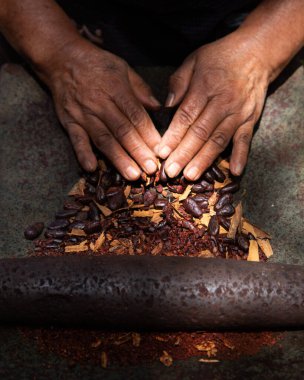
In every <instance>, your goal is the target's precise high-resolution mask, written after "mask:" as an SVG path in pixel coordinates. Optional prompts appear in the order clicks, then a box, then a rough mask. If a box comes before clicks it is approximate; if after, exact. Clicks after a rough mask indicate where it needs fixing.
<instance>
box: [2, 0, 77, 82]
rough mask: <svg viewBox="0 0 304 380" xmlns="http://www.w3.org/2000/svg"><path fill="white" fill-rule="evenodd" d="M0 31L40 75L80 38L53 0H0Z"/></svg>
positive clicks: (49, 69)
mask: <svg viewBox="0 0 304 380" xmlns="http://www.w3.org/2000/svg"><path fill="white" fill-rule="evenodd" d="M0 2H1V7H0V31H1V32H2V33H3V35H4V36H5V37H6V39H7V40H8V42H9V43H10V44H11V45H12V46H13V47H14V48H15V49H16V51H18V52H19V53H20V54H22V55H23V56H24V57H25V58H26V59H27V60H28V61H29V62H30V63H31V65H32V66H33V67H34V69H35V70H36V71H37V72H38V74H40V75H41V76H42V77H44V76H47V75H48V74H47V72H48V71H51V70H52V65H54V64H55V61H56V60H58V54H59V52H60V51H62V50H63V49H64V48H65V47H66V46H68V45H69V44H70V43H72V42H74V41H75V40H77V39H81V37H80V36H79V34H78V31H77V29H76V27H75V26H74V25H73V23H72V22H71V20H70V19H69V18H68V16H67V15H66V14H65V13H64V12H63V10H62V9H61V8H60V7H59V6H58V5H57V4H56V2H55V1H53V0H22V1H20V0H1V1H0Z"/></svg>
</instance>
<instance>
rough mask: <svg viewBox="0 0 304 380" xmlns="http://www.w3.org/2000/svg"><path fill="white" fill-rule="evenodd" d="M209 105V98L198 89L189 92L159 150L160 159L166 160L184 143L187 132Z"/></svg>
mask: <svg viewBox="0 0 304 380" xmlns="http://www.w3.org/2000/svg"><path fill="white" fill-rule="evenodd" d="M206 104H207V98H206V97H205V96H203V95H202V94H201V93H200V91H199V90H198V89H195V91H191V89H190V90H189V92H188V94H187V96H186V98H185V99H184V101H183V102H182V104H181V105H180V106H179V108H178V110H177V111H176V113H175V115H174V117H173V120H172V122H171V124H170V125H169V128H168V130H167V131H166V132H165V134H164V135H163V138H162V140H161V143H160V145H159V148H158V155H159V157H160V158H163V159H166V158H167V157H168V156H169V154H170V153H171V152H172V151H173V150H174V149H176V147H177V146H178V145H179V143H180V142H181V141H182V139H183V137H184V136H185V134H186V132H187V130H188V129H189V128H190V126H191V125H193V124H194V122H195V121H196V119H197V118H198V117H199V115H200V114H201V112H202V111H203V109H204V108H205V106H206Z"/></svg>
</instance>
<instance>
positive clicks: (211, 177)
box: [203, 169, 215, 184]
mask: <svg viewBox="0 0 304 380" xmlns="http://www.w3.org/2000/svg"><path fill="white" fill-rule="evenodd" d="M203 179H204V180H206V181H207V182H209V183H211V184H214V180H215V178H214V174H213V172H212V171H211V170H210V169H209V170H207V171H206V172H205V173H204V175H203Z"/></svg>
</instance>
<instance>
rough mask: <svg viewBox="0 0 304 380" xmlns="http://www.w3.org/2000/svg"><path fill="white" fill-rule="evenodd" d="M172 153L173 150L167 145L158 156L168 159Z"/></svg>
mask: <svg viewBox="0 0 304 380" xmlns="http://www.w3.org/2000/svg"><path fill="white" fill-rule="evenodd" d="M170 153H171V148H169V147H168V146H167V145H165V146H164V147H163V148H160V151H159V152H158V155H159V156H160V157H161V158H164V159H165V158H167V157H168V156H169V154H170Z"/></svg>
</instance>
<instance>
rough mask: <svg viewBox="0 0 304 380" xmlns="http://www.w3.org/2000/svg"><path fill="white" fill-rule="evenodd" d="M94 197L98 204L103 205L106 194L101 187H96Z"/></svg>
mask: <svg viewBox="0 0 304 380" xmlns="http://www.w3.org/2000/svg"><path fill="white" fill-rule="evenodd" d="M95 197H96V201H97V202H98V203H103V202H104V201H105V200H106V193H105V190H104V188H103V187H102V186H98V187H97V189H96V195H95Z"/></svg>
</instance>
